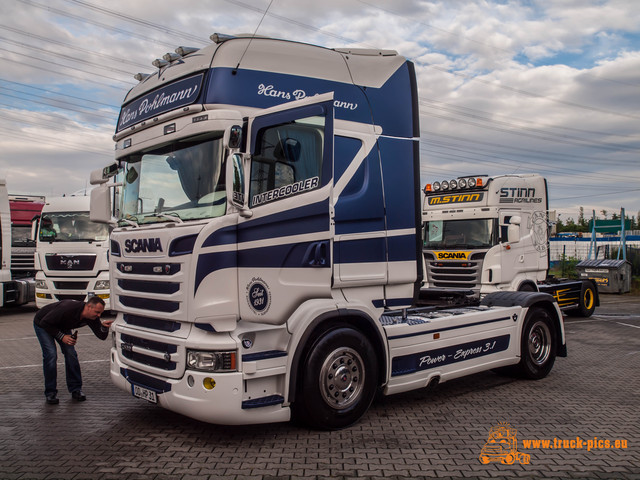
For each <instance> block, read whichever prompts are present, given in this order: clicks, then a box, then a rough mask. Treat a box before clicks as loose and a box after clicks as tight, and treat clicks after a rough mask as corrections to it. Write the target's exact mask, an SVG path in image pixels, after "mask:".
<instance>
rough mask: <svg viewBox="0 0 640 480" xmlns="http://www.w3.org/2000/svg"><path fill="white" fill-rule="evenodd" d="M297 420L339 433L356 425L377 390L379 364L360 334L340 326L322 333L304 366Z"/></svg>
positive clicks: (294, 404) (295, 408)
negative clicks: (339, 430)
mask: <svg viewBox="0 0 640 480" xmlns="http://www.w3.org/2000/svg"><path fill="white" fill-rule="evenodd" d="M300 372H301V375H302V378H299V380H300V381H298V388H297V395H296V400H295V402H294V403H293V405H292V408H293V414H294V418H295V419H296V420H298V421H299V422H302V423H304V424H305V425H307V426H310V427H312V428H318V429H322V430H338V429H341V428H346V427H348V426H350V425H353V424H354V423H356V422H357V421H358V420H359V419H360V418H361V417H362V416H363V415H364V413H365V412H366V411H367V409H368V408H369V406H370V405H371V402H372V401H373V398H374V396H375V394H376V391H377V389H378V360H377V356H376V353H375V351H374V349H373V346H372V345H371V342H370V341H369V340H368V339H367V337H366V336H365V335H364V334H362V333H361V332H359V331H357V330H354V329H352V328H349V327H345V326H339V327H336V328H334V329H332V330H329V331H327V332H325V333H323V334H322V335H321V336H320V338H319V339H318V340H317V341H316V342H315V343H314V344H313V345H312V346H311V348H309V349H308V351H307V353H306V355H305V357H304V360H303V362H302V365H301V368H300Z"/></svg>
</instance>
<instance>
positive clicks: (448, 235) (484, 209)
mask: <svg viewBox="0 0 640 480" xmlns="http://www.w3.org/2000/svg"><path fill="white" fill-rule="evenodd" d="M424 194H425V196H424V204H423V210H422V218H423V221H424V232H423V247H424V250H423V253H424V257H425V265H426V271H425V281H424V288H425V292H424V294H425V295H423V297H425V296H428V297H429V299H430V300H432V301H436V302H437V301H447V302H453V303H461V302H467V301H469V300H471V301H474V300H475V301H477V300H478V299H479V298H482V297H483V296H485V295H487V294H488V293H492V292H499V291H540V292H545V293H549V294H550V295H553V296H554V297H555V299H556V300H557V302H558V305H559V306H560V308H562V309H565V310H566V311H567V312H568V313H571V314H578V315H582V316H587V317H588V316H590V315H591V314H592V313H593V311H594V310H595V308H596V306H597V305H599V297H598V290H597V287H596V284H595V283H594V282H593V281H592V280H588V279H587V280H567V279H554V278H551V277H549V276H548V272H549V237H548V211H549V205H548V197H547V182H546V179H545V178H544V177H542V176H540V175H537V174H518V175H497V176H494V177H487V176H477V177H459V178H456V179H453V180H449V181H446V180H445V181H441V182H434V183H429V184H427V185H426V186H425V188H424ZM423 299H424V298H423ZM427 303H428V302H427Z"/></svg>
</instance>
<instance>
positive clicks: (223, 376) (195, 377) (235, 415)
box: [111, 348, 291, 425]
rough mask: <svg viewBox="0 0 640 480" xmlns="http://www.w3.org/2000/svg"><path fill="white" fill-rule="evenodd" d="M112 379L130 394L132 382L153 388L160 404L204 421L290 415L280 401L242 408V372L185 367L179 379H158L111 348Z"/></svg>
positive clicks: (278, 418)
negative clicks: (210, 370)
mask: <svg viewBox="0 0 640 480" xmlns="http://www.w3.org/2000/svg"><path fill="white" fill-rule="evenodd" d="M207 378H209V379H213V384H214V385H215V386H214V387H213V388H211V389H207V388H206V387H205V379H207ZM111 380H112V381H113V383H114V384H115V385H116V386H117V387H118V388H120V389H122V390H124V391H126V392H128V393H130V394H132V389H133V385H134V384H136V385H138V386H141V387H143V388H147V389H149V390H153V391H154V392H156V396H157V400H158V405H160V406H161V407H163V408H166V409H167V410H171V411H172V412H176V413H179V414H182V415H185V416H187V417H190V418H193V419H196V420H200V421H203V422H207V423H214V424H220V425H248V424H258V423H276V422H287V421H289V420H290V418H291V411H290V409H289V407H285V406H283V405H282V404H281V403H278V404H274V405H268V404H266V405H261V406H257V407H256V406H252V408H247V407H246V406H244V407H243V401H242V393H243V389H244V380H243V375H242V372H225V373H211V372H200V371H193V370H187V371H185V374H184V375H183V377H182V378H179V379H171V378H158V377H155V376H151V375H149V374H146V373H141V372H138V371H136V370H135V369H131V368H129V367H128V366H127V365H125V364H123V363H122V362H120V359H119V358H118V353H117V351H116V350H115V349H114V348H112V349H111ZM206 383H208V385H209V386H211V384H212V382H210V381H208V382H206ZM132 396H133V394H132Z"/></svg>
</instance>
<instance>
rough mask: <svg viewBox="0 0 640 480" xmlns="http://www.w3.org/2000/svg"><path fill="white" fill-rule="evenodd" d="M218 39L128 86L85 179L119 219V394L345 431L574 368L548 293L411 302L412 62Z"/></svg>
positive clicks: (211, 416)
mask: <svg viewBox="0 0 640 480" xmlns="http://www.w3.org/2000/svg"><path fill="white" fill-rule="evenodd" d="M212 40H213V44H212V45H210V46H207V47H204V48H202V49H191V48H183V47H180V48H178V49H176V53H175V54H174V53H169V54H167V55H165V56H164V57H163V58H164V59H163V60H160V59H159V60H156V62H154V65H155V66H157V67H158V70H157V71H156V72H155V73H153V74H152V75H141V74H139V75H138V76H137V77H138V79H139V80H141V81H140V83H139V85H137V86H136V87H134V88H133V89H132V90H131V91H130V92H129V93H128V95H127V96H126V98H125V100H124V103H123V106H122V110H121V113H120V118H119V121H118V125H117V129H116V133H115V137H114V140H115V141H116V154H115V155H116V163H115V164H113V165H111V166H108V167H106V168H105V169H104V170H100V171H96V172H93V173H92V183H93V184H96V185H99V186H98V187H97V188H95V189H94V190H93V191H92V199H91V203H92V204H91V215H92V220H94V221H96V220H99V221H102V222H110V221H111V222H113V223H117V225H116V226H115V228H114V230H113V231H112V233H111V237H110V242H111V243H110V278H111V301H112V304H111V308H112V309H114V310H116V311H117V312H118V313H117V319H116V321H115V322H114V325H113V328H112V335H113V348H112V350H111V378H112V380H113V381H114V383H115V384H116V385H118V386H119V387H120V388H122V389H124V390H126V391H129V392H131V394H132V395H133V396H135V397H139V398H143V399H146V400H148V401H150V402H153V403H157V404H159V405H160V406H162V407H164V408H167V409H169V410H172V411H175V412H179V413H181V414H184V415H187V416H189V417H193V418H195V419H199V420H203V421H207V422H212V423H219V424H249V423H267V422H279V421H288V420H289V419H290V418H292V417H294V418H297V419H299V420H300V421H302V422H304V423H306V424H308V425H311V426H314V427H318V428H325V429H337V428H343V427H346V426H349V425H351V424H353V423H354V422H356V421H357V420H358V419H359V418H360V417H361V416H362V415H363V414H364V413H365V412H366V411H367V409H368V407H369V406H370V404H371V402H372V400H373V398H374V395H375V394H376V392H378V391H381V392H382V393H383V394H394V393H398V392H405V391H408V390H412V389H417V388H423V387H426V386H428V385H434V384H436V383H438V382H443V381H446V380H450V379H453V378H456V377H460V376H463V375H468V374H472V373H475V372H480V371H484V370H488V369H497V368H502V367H504V368H511V369H513V370H514V371H517V372H518V373H520V374H522V375H523V376H525V377H529V378H542V377H544V376H546V375H547V374H548V373H549V371H550V370H551V368H552V366H553V364H554V360H555V358H556V356H565V355H566V345H565V337H564V328H563V322H562V315H561V313H560V311H559V309H558V305H557V303H556V302H555V301H554V300H553V298H552V297H551V296H550V295H547V294H543V293H537V292H536V293H527V292H499V293H496V294H492V295H488V296H487V297H485V298H484V300H483V302H482V304H481V305H478V306H470V307H464V308H444V309H437V308H416V307H415V305H416V304H417V297H418V295H419V292H420V287H421V283H422V275H423V273H422V272H423V256H422V238H421V237H422V233H421V232H422V218H421V217H422V215H421V205H420V201H421V197H420V196H421V193H420V187H419V170H420V168H419V149H418V143H419V135H420V130H419V122H418V97H417V87H416V78H415V73H414V67H413V64H412V63H411V62H410V61H407V60H406V59H405V58H403V57H402V56H400V55H398V54H397V53H396V52H394V51H385V50H352V49H328V48H322V47H318V46H312V45H307V44H301V43H296V42H290V41H283V40H275V39H269V38H257V37H256V38H249V37H243V36H238V37H228V36H227V37H225V36H220V35H214V36H212ZM112 177H115V178H114V181H113V182H112V181H111V180H110V179H111V178H112ZM114 190H115V191H116V192H117V195H114ZM114 198H115V199H116V200H115V201H114ZM112 215H113V217H112Z"/></svg>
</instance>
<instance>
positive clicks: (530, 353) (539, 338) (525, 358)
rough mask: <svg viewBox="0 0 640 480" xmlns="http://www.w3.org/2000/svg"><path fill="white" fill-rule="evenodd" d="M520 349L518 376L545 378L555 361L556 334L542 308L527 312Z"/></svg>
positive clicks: (547, 313) (545, 311)
mask: <svg viewBox="0 0 640 480" xmlns="http://www.w3.org/2000/svg"><path fill="white" fill-rule="evenodd" d="M520 348H521V359H520V363H519V364H518V365H517V369H518V372H519V373H520V375H521V376H523V377H525V378H530V379H534V380H537V379H540V378H544V377H546V376H547V375H548V374H549V372H550V371H551V369H552V368H553V364H554V362H555V360H556V334H555V329H554V327H553V322H552V319H551V315H549V312H548V311H547V310H545V309H544V308H540V307H532V308H531V309H530V310H529V312H527V318H526V319H525V322H524V327H523V329H522V337H521V339H520Z"/></svg>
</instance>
